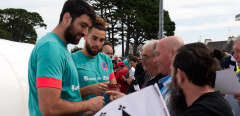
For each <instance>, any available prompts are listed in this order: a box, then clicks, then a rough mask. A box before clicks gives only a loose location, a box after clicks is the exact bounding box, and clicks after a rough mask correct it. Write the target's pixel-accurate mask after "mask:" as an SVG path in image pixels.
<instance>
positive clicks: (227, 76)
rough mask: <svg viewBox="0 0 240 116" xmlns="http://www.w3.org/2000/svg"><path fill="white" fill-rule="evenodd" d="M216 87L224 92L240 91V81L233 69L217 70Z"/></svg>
mask: <svg viewBox="0 0 240 116" xmlns="http://www.w3.org/2000/svg"><path fill="white" fill-rule="evenodd" d="M215 89H216V90H219V91H221V92H222V93H224V94H234V93H240V82H239V81H238V78H237V76H236V74H235V72H234V71H233V70H232V69H227V70H221V71H217V72H216V81H215Z"/></svg>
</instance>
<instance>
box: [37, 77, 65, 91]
mask: <svg viewBox="0 0 240 116" xmlns="http://www.w3.org/2000/svg"><path fill="white" fill-rule="evenodd" d="M39 87H50V88H57V89H62V81H61V80H59V79H56V78H52V77H38V78H37V88H39Z"/></svg>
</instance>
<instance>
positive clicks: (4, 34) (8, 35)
mask: <svg viewBox="0 0 240 116" xmlns="http://www.w3.org/2000/svg"><path fill="white" fill-rule="evenodd" d="M11 37H12V34H11V33H9V32H7V31H5V30H2V29H0V38H2V39H6V38H11Z"/></svg>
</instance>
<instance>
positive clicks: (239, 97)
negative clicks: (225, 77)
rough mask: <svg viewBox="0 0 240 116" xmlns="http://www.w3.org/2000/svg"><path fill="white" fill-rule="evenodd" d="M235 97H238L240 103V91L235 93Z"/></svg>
mask: <svg viewBox="0 0 240 116" xmlns="http://www.w3.org/2000/svg"><path fill="white" fill-rule="evenodd" d="M234 97H235V98H236V99H237V101H238V104H239V105H240V93H237V94H234Z"/></svg>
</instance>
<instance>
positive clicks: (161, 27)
mask: <svg viewBox="0 0 240 116" xmlns="http://www.w3.org/2000/svg"><path fill="white" fill-rule="evenodd" d="M161 38H163V0H160V1H159V34H158V39H161Z"/></svg>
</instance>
